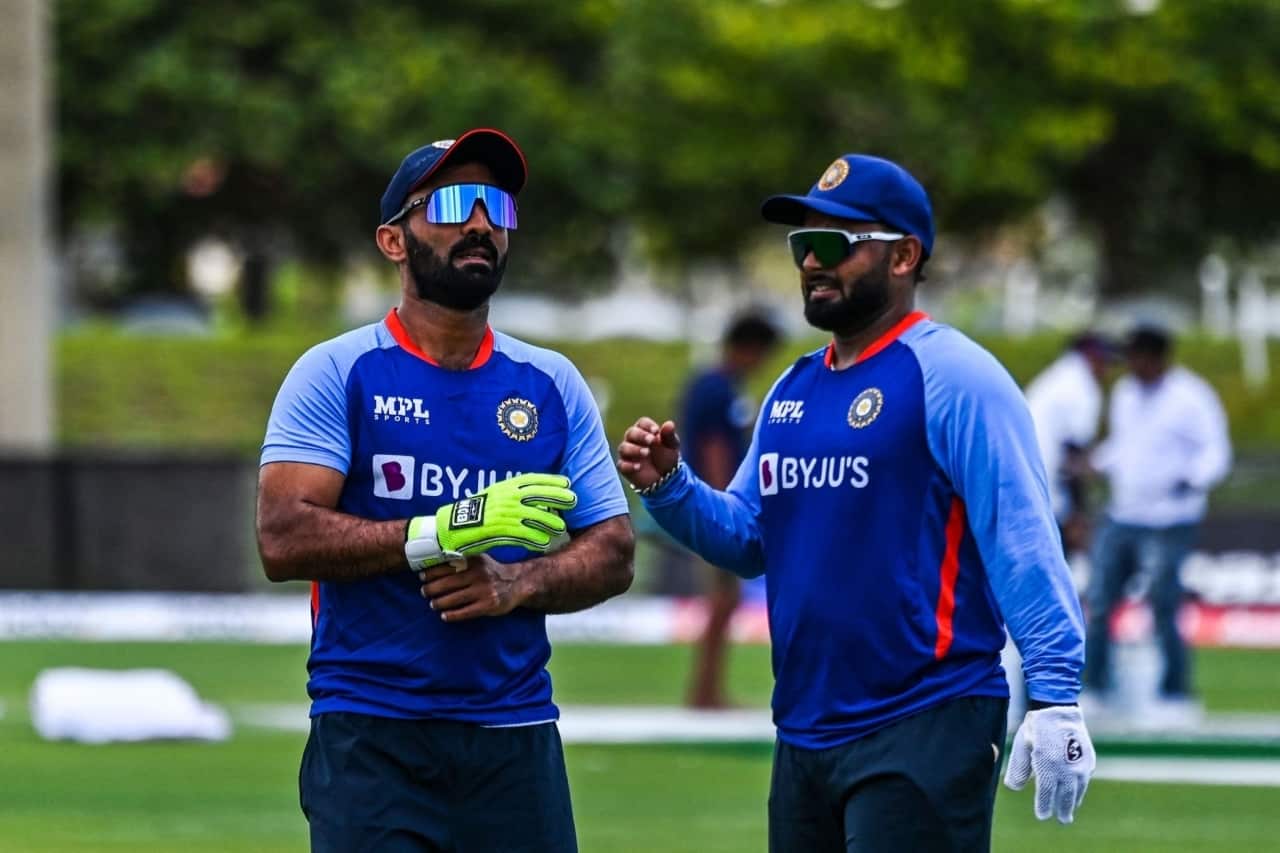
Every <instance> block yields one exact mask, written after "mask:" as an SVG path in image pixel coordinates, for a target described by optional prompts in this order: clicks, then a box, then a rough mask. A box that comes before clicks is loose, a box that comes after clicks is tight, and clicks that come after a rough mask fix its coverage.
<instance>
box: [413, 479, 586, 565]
mask: <svg viewBox="0 0 1280 853" xmlns="http://www.w3.org/2000/svg"><path fill="white" fill-rule="evenodd" d="M577 505H578V496H577V495H575V494H574V493H573V492H572V491H570V489H569V478H568V477H561V476H560V475H558V474H521V475H520V476H518V477H512V478H511V479H509V480H503V481H502V482H500V483H494V484H493V485H492V486H490V487H489V488H487V489H484V490H483V491H480V492H477V493H476V494H475V495H473V496H471V497H469V498H462V499H461V500H458V501H455V502H453V503H451V504H445V505H444V506H442V507H440V509H438V510H436V514H435V515H433V516H432V515H420V516H418V517H417V518H414V519H411V520H410V521H409V528H408V530H407V531H406V533H405V542H404V555H405V556H406V557H407V558H408V559H409V567H410V568H412V569H413V570H415V571H417V570H419V569H426V568H429V567H431V566H436V565H439V564H440V563H447V562H449V561H450V560H457V559H460V558H462V557H466V556H468V555H470V554H479V553H481V552H482V551H488V550H489V549H490V548H497V547H498V546H500V545H515V546H516V547H519V548H526V549H528V550H530V551H540V552H542V551H546V550H547V548H548V547H550V545H551V540H552V539H554V538H555V537H556V536H558V535H560V534H561V533H564V530H565V524H564V519H562V518H561V517H560V516H559V515H558V514H557V511H559V510H566V509H573V508H574V507H575V506H577Z"/></svg>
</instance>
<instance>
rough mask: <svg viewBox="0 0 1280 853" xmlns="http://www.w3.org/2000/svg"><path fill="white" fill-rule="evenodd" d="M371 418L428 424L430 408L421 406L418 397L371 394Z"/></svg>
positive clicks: (393, 421) (399, 422) (401, 422)
mask: <svg viewBox="0 0 1280 853" xmlns="http://www.w3.org/2000/svg"><path fill="white" fill-rule="evenodd" d="M373 419H374V420H375V421H391V422H392V423H397V424H429V423H431V410H430V409H424V408H422V399H421V398H419V397H383V396H382V395H381V394H374V395H373Z"/></svg>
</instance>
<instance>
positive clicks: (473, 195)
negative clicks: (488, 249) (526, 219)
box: [385, 184, 516, 230]
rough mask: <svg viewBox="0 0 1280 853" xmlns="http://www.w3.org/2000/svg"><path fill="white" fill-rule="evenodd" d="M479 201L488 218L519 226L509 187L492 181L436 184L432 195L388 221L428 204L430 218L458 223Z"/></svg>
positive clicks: (503, 225)
mask: <svg viewBox="0 0 1280 853" xmlns="http://www.w3.org/2000/svg"><path fill="white" fill-rule="evenodd" d="M476 202H483V203H484V209H485V212H486V213H487V214H488V215H489V221H490V222H492V223H493V224H494V225H495V226H497V227H498V228H510V229H512V230H514V229H515V227H516V200H515V199H514V198H512V197H511V194H510V193H508V192H507V191H506V190H500V189H498V188H497V187H494V186H490V185H489V184H449V185H448V186H443V187H436V188H435V190H433V191H432V193H431V195H427V196H423V197H422V198H417V199H414V200H413V201H411V202H409V203H408V204H406V205H405V206H404V207H402V208H400V212H399V213H397V214H396V215H395V216H393V217H391V218H390V219H388V220H387V221H386V223H385V224H386V225H390V224H391V223H393V222H395V221H396V220H398V219H401V218H403V217H404V216H406V215H407V214H408V213H409V211H411V210H413V209H414V208H415V207H425V208H426V212H427V221H428V222H431V223H434V224H436V225H458V224H460V223H463V222H466V221H467V220H468V219H470V218H471V211H472V210H473V209H474V208H475V206H476Z"/></svg>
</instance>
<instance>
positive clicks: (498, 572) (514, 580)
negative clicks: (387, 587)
mask: <svg viewBox="0 0 1280 853" xmlns="http://www.w3.org/2000/svg"><path fill="white" fill-rule="evenodd" d="M418 577H419V579H421V580H422V597H423V598H425V599H427V600H428V601H430V602H431V609H432V610H434V611H436V612H437V613H439V614H440V618H441V619H443V620H444V621H445V622H461V621H463V620H465V619H475V618H477V617H480V616H502V615H504V614H507V613H510V612H511V611H512V610H515V609H516V608H517V607H519V606H520V604H521V602H522V601H523V593H522V592H521V587H520V584H519V580H520V570H519V568H517V564H512V565H507V564H504V563H499V562H498V561H497V560H495V559H493V557H490V556H489V555H488V554H479V555H477V556H474V557H468V558H467V559H466V560H454V561H452V562H450V563H445V564H444V565H442V566H434V567H432V568H430V569H427V570H426V571H424V572H419V573H418Z"/></svg>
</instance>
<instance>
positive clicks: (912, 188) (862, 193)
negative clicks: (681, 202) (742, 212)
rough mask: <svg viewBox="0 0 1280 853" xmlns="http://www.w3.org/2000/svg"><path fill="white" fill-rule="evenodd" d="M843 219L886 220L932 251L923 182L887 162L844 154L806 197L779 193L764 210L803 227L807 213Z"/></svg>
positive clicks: (773, 218) (930, 207)
mask: <svg viewBox="0 0 1280 853" xmlns="http://www.w3.org/2000/svg"><path fill="white" fill-rule="evenodd" d="M810 210H813V211H817V212H818V213H825V214H826V215H828V216H838V217H840V218H841V219H854V220H860V221H864V222H883V223H884V224H885V225H887V226H890V227H892V228H895V229H897V230H898V231H902V232H905V233H907V234H913V235H915V236H916V237H918V238H919V239H920V243H921V245H922V246H924V253H925V256H926V257H927V256H928V255H931V254H933V205H931V204H930V203H929V194H928V193H926V192H925V191H924V187H922V186H920V182H919V181H917V180H916V179H915V177H914V176H912V174H911V173H910V172H908V171H907V170H906V169H904V168H902V167H901V166H899V165H898V164H897V163H893V162H891V161H889V160H884V159H882V158H880V157H872V156H870V155H867V154H846V155H844V156H843V157H841V158H840V159H838V160H836V161H835V162H834V163H832V164H831V165H830V166H828V167H827V170H826V171H825V172H823V173H822V177H820V178H818V182H817V183H816V184H814V185H813V188H812V189H810V190H809V193H808V195H775V196H772V197H770V198H767V199H765V202H764V204H762V205H761V206H760V213H761V215H762V216H764V218H765V219H767V220H769V221H770V222H777V223H778V224H780V225H804V216H805V212H806V211H810Z"/></svg>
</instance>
